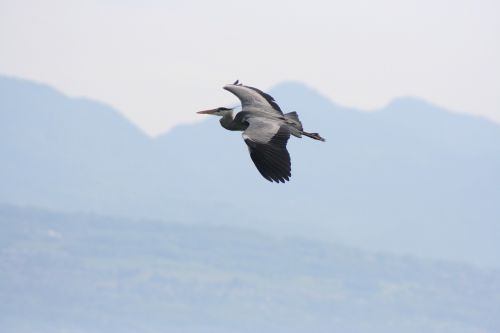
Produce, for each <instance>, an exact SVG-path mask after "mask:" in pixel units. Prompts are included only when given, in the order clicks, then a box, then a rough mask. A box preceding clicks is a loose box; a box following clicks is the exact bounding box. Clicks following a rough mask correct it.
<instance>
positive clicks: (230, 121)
mask: <svg viewBox="0 0 500 333" xmlns="http://www.w3.org/2000/svg"><path fill="white" fill-rule="evenodd" d="M220 124H221V125H222V127H224V128H225V129H227V130H230V131H241V126H240V125H239V124H238V123H237V122H235V121H234V113H233V111H228V112H226V113H224V115H223V116H222V118H221V119H220Z"/></svg>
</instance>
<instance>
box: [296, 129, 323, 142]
mask: <svg viewBox="0 0 500 333" xmlns="http://www.w3.org/2000/svg"><path fill="white" fill-rule="evenodd" d="M301 134H302V135H305V136H307V137H310V138H311V139H314V140H319V141H323V142H324V141H326V140H325V139H324V138H323V137H321V135H319V134H318V133H308V132H304V131H302V133H301Z"/></svg>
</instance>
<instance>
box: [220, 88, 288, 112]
mask: <svg viewBox="0 0 500 333" xmlns="http://www.w3.org/2000/svg"><path fill="white" fill-rule="evenodd" d="M235 83H236V82H235ZM224 89H226V90H227V91H229V92H231V93H233V94H234V95H236V97H238V99H239V100H240V101H241V106H242V107H243V108H245V107H254V108H259V109H260V111H263V112H268V113H271V114H274V115H279V116H283V112H282V111H281V108H280V106H279V105H278V103H276V101H275V100H274V98H273V97H272V96H271V95H269V94H266V93H265V92H263V91H262V90H259V89H257V88H254V87H248V86H243V85H241V84H228V85H226V86H224Z"/></svg>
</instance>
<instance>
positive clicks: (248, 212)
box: [0, 77, 500, 267]
mask: <svg viewBox="0 0 500 333" xmlns="http://www.w3.org/2000/svg"><path fill="white" fill-rule="evenodd" d="M272 95H274V96H275V98H276V100H277V101H278V103H280V105H281V106H282V108H283V109H284V110H287V111H292V110H295V111H298V112H299V114H300V117H301V119H302V120H303V123H304V126H305V128H306V129H307V130H309V131H318V132H320V133H321V134H322V135H323V136H324V137H326V138H327V142H326V143H320V142H316V141H313V140H308V139H307V138H306V139H303V140H298V139H294V138H292V139H291V140H290V143H289V150H290V153H291V156H292V181H291V182H290V183H287V184H285V185H283V184H281V185H276V184H270V183H268V182H267V181H265V180H264V179H263V178H261V176H260V175H259V174H258V172H257V170H256V169H255V167H254V166H253V164H252V162H251V160H250V158H249V156H248V152H247V149H246V147H245V145H244V143H243V142H242V140H241V137H240V135H239V134H238V133H235V132H228V131H225V130H224V129H222V128H221V127H220V126H219V124H218V122H217V119H212V118H209V119H206V120H204V121H202V122H200V123H197V124H193V125H185V126H179V127H177V128H175V129H174V130H172V131H170V132H168V133H166V134H164V135H162V136H160V137H156V138H150V137H148V136H146V135H144V134H143V133H141V132H140V131H139V130H138V129H137V128H136V127H134V126H133V125H132V124H130V123H129V122H128V121H127V120H126V119H124V118H123V117H122V116H121V115H120V114H119V113H118V112H116V111H115V110H113V109H112V108H110V107H108V106H106V105H104V104H101V103H97V102H94V101H91V100H88V99H82V98H68V97H66V96H64V95H62V94H61V93H59V92H57V91H56V90H54V89H52V88H50V87H47V86H45V85H41V84H35V83H32V82H28V81H24V80H19V79H14V78H9V77H0V156H1V158H2V163H0V183H1V184H2V186H1V187H0V202H8V203H11V204H20V205H32V206H39V207H46V208H50V209H54V210H60V211H92V212H98V213H107V214H114V215H117V216H128V217H141V218H143V217H145V218H156V219H163V220H168V221H178V222H189V223H203V224H216V225H231V226H244V227H249V228H253V229H258V230H261V231H266V232H268V233H273V234H275V235H278V236H281V235H289V236H290V235H292V236H293V235H300V236H304V237H308V238H321V239H323V240H327V241H338V242H341V243H344V244H348V245H351V246H355V247H358V248H363V249H367V250H375V251H386V252H393V253H397V254H411V255H416V256H421V257H427V258H435V259H448V260H454V261H462V262H468V263H473V264H478V265H484V266H491V267H500V256H499V255H498V253H500V245H499V244H500V242H498V240H499V239H500V222H499V221H500V205H499V202H500V172H498V171H499V170H500V126H499V125H498V124H496V123H493V122H490V121H488V120H486V119H483V118H478V117H473V116H468V115H461V114H456V113H450V112H448V111H446V110H444V109H442V108H439V107H437V106H435V105H432V104H429V103H427V102H424V101H422V100H419V99H417V98H410V97H406V98H399V99H396V100H394V101H393V102H392V103H390V104H389V105H388V106H387V107H385V108H383V109H381V110H378V111H377V112H369V113H368V112H359V111H357V110H353V109H350V108H347V107H342V106H339V105H336V104H334V103H332V102H331V101H330V100H328V99H326V98H324V97H322V96H321V95H319V94H317V93H316V92H315V91H314V90H312V89H310V88H308V87H307V86H304V85H303V84H300V83H296V82H286V83H283V84H281V85H278V86H277V87H275V88H274V89H273V90H272ZM165 98H168V96H166V97H165ZM478 105H480V101H478ZM215 106H217V105H214V107H215ZM194 111H195V110H175V111H174V110H172V112H194Z"/></svg>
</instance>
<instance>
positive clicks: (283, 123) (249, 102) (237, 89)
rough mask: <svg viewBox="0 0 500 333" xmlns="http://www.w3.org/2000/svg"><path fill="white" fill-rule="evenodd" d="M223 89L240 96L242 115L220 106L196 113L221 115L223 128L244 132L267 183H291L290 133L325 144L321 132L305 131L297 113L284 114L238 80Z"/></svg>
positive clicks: (271, 100) (246, 141) (263, 95)
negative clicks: (287, 147) (289, 181)
mask: <svg viewBox="0 0 500 333" xmlns="http://www.w3.org/2000/svg"><path fill="white" fill-rule="evenodd" d="M224 89H225V90H227V91H229V92H231V93H233V94H234V95H236V97H238V99H239V100H240V102H241V106H242V109H241V111H240V112H238V113H236V114H235V113H234V112H233V109H232V108H227V107H218V108H216V109H211V110H205V111H199V112H197V113H199V114H211V115H215V116H220V117H222V118H221V119H220V124H221V125H222V127H224V128H225V129H227V130H230V131H242V132H243V133H242V136H243V140H244V141H245V143H246V144H247V146H248V150H249V152H250V157H251V158H252V161H253V162H254V164H255V166H256V167H257V170H259V172H260V174H261V175H262V176H263V177H264V178H265V179H267V180H268V181H270V182H276V183H279V182H281V183H284V182H285V181H288V180H290V177H291V172H290V171H291V163H290V154H289V153H288V151H287V149H286V144H287V142H288V139H289V138H290V134H291V135H293V136H295V137H298V138H301V137H302V135H305V136H307V137H310V138H312V139H315V140H320V141H325V139H323V138H322V137H321V136H320V135H319V134H318V133H308V132H305V131H304V130H303V128H302V123H301V122H300V120H299V116H298V114H297V112H295V111H294V112H289V113H283V111H281V108H280V107H279V105H278V104H277V103H276V101H275V100H274V98H273V97H272V96H270V95H269V94H267V93H265V92H263V91H261V90H259V89H257V88H254V87H249V86H244V85H242V84H241V83H239V82H238V81H236V82H234V83H233V84H228V85H225V86H224Z"/></svg>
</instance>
